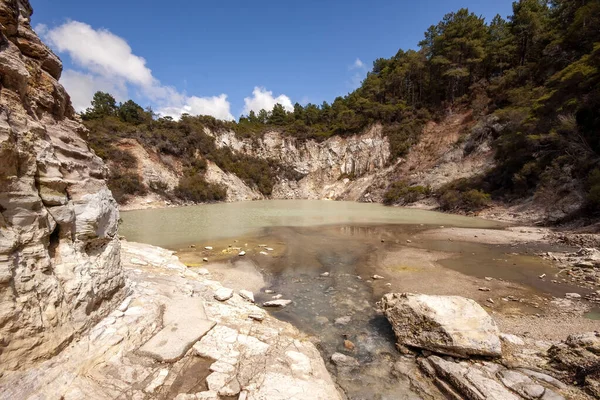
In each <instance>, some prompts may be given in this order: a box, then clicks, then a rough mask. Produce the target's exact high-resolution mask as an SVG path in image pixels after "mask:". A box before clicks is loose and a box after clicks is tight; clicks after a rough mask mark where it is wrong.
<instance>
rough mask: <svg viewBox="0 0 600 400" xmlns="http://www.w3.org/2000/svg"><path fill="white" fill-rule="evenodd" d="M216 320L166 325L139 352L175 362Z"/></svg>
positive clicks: (160, 359)
mask: <svg viewBox="0 0 600 400" xmlns="http://www.w3.org/2000/svg"><path fill="white" fill-rule="evenodd" d="M215 324H216V323H215V322H213V321H207V320H198V321H190V322H189V323H186V324H184V325H179V324H177V323H174V324H168V325H165V326H164V327H163V328H162V329H161V330H160V331H158V333H157V334H156V335H154V336H153V337H152V338H151V339H150V340H148V341H147V342H146V344H144V345H143V346H142V347H140V349H139V350H138V353H139V354H140V355H143V356H147V357H152V358H154V359H155V360H156V361H160V362H175V361H178V360H180V359H181V358H183V356H184V355H185V353H187V351H188V350H189V349H191V348H192V346H193V345H194V343H196V342H197V341H198V340H200V339H201V338H202V337H203V336H204V335H206V334H207V333H208V332H209V331H210V330H211V329H212V328H213V327H214V326H215Z"/></svg>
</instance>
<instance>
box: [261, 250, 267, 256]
mask: <svg viewBox="0 0 600 400" xmlns="http://www.w3.org/2000/svg"><path fill="white" fill-rule="evenodd" d="M260 254H262V255H263V256H268V255H269V253H267V252H266V251H261V252H260Z"/></svg>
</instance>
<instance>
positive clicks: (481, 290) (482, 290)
mask: <svg viewBox="0 0 600 400" xmlns="http://www.w3.org/2000/svg"><path fill="white" fill-rule="evenodd" d="M491 290H492V289H490V288H488V287H480V288H479V291H480V292H489V291H491Z"/></svg>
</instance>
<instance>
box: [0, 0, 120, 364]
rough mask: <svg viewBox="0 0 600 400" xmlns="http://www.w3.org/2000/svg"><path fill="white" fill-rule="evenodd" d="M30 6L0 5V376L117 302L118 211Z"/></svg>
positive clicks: (12, 1)
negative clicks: (34, 26) (32, 21)
mask: <svg viewBox="0 0 600 400" xmlns="http://www.w3.org/2000/svg"><path fill="white" fill-rule="evenodd" d="M32 12H33V11H32V9H31V6H30V5H29V1H27V0H18V1H17V0H3V1H0V42H1V43H2V46H0V80H1V85H0V372H1V371H2V370H11V369H14V368H16V367H17V366H19V367H21V368H22V367H25V366H27V365H28V364H30V363H31V361H33V360H37V359H40V358H44V357H46V356H49V355H51V354H53V353H55V352H56V351H58V350H59V349H61V348H62V347H63V346H65V345H66V344H68V343H69V341H70V340H72V338H73V337H74V336H75V335H77V334H78V333H79V332H81V331H83V330H84V329H85V328H87V327H90V326H92V324H93V323H95V322H97V321H98V320H99V319H100V318H101V317H103V316H105V315H106V314H107V313H108V312H109V311H110V310H111V308H112V307H113V306H114V305H115V301H119V299H120V297H119V296H120V295H121V294H120V291H119V290H120V288H122V287H123V285H124V277H123V273H122V268H121V264H120V261H119V248H120V246H119V241H118V239H117V237H116V233H117V221H118V218H119V215H118V210H117V205H116V203H115V201H114V200H113V198H112V195H111V193H110V192H109V191H108V189H107V187H106V184H105V182H104V178H105V176H106V174H107V169H106V167H105V166H104V164H103V163H102V161H101V160H100V158H98V157H97V156H95V155H94V154H93V152H92V151H91V150H90V149H89V147H88V145H87V144H86V142H85V141H84V140H83V139H82V136H85V128H84V127H83V126H82V125H81V124H80V123H79V122H78V121H77V119H76V116H75V114H74V110H73V107H72V106H71V103H70V99H69V96H68V94H67V93H66V92H65V90H64V88H63V87H62V86H61V85H60V84H59V83H58V79H59V78H60V75H61V71H62V63H61V61H60V60H59V59H58V57H57V56H55V55H54V54H53V53H52V51H50V49H48V47H46V46H45V45H44V44H43V43H42V42H41V41H40V40H39V38H38V37H37V36H36V34H35V33H34V32H33V30H32V28H31V25H30V17H31V14H32Z"/></svg>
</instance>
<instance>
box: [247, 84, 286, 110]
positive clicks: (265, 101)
mask: <svg viewBox="0 0 600 400" xmlns="http://www.w3.org/2000/svg"><path fill="white" fill-rule="evenodd" d="M277 103H279V104H281V105H282V106H283V108H285V109H286V110H287V111H294V106H293V105H292V101H291V100H290V98H289V97H287V96H286V95H284V94H280V95H279V96H277V97H273V92H272V91H270V90H267V89H265V88H264V87H258V86H256V87H255V88H254V90H253V91H252V97H246V98H244V111H243V112H242V113H243V114H246V115H248V114H249V113H250V111H254V112H255V113H258V112H259V111H260V110H266V111H271V110H272V109H273V106H275V104H277Z"/></svg>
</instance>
